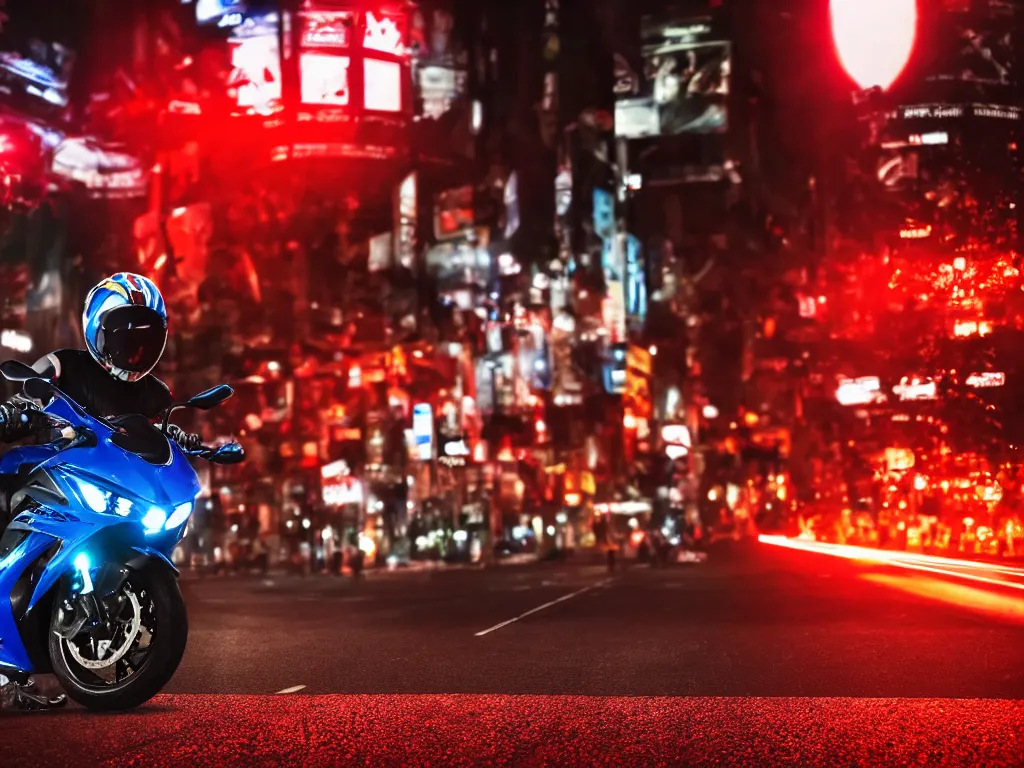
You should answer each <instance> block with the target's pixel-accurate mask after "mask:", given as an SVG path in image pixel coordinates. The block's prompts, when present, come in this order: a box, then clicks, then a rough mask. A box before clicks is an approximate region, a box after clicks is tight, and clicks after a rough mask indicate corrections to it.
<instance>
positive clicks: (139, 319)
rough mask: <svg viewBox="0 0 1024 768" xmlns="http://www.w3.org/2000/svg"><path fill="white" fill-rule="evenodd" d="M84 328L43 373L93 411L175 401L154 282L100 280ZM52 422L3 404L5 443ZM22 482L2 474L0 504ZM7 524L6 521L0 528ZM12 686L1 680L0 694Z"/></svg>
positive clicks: (42, 366)
mask: <svg viewBox="0 0 1024 768" xmlns="http://www.w3.org/2000/svg"><path fill="white" fill-rule="evenodd" d="M82 329H83V331H84V335H85V350H80V349H60V350H57V351H56V352H51V353H50V354H48V355H46V356H45V357H43V358H41V359H40V360H38V361H37V362H36V364H35V365H34V366H33V368H34V369H35V370H36V372H38V373H39V375H40V377H42V378H46V379H49V380H50V381H52V382H54V383H55V384H57V385H58V386H59V387H60V389H61V391H63V392H64V393H65V394H66V395H68V396H69V397H70V398H71V399H72V400H74V401H75V402H76V403H78V404H79V405H81V406H82V407H83V408H85V410H86V411H88V412H89V413H90V414H91V415H93V416H97V417H101V418H115V417H117V416H125V415H128V414H142V415H143V416H146V417H147V418H149V419H157V418H159V417H161V416H162V415H163V413H164V411H166V410H167V408H168V407H169V406H170V405H171V402H172V401H171V393H170V390H168V388H167V385H165V384H164V383H163V382H162V381H160V380H159V379H157V378H156V377H155V376H151V375H149V374H150V371H152V370H153V368H154V367H155V366H156V364H157V363H158V362H159V360H160V357H161V355H163V351H164V346H165V345H166V344H167V309H166V307H165V306H164V299H163V297H162V296H161V295H160V291H159V290H158V289H157V287H156V285H155V284H154V283H153V281H152V280H149V279H148V278H146V277H143V276H141V275H136V274H132V273H131V272H118V273H117V274H115V275H111V276H110V277H109V278H107V279H106V280H103V281H102V282H100V283H99V284H98V285H97V286H96V287H94V288H93V289H92V290H91V291H90V292H89V295H88V296H87V297H86V299H85V310H84V311H83V313H82ZM46 423H47V420H46V418H45V417H44V416H42V415H41V414H40V413H39V412H38V410H36V406H35V405H34V404H33V403H32V402H31V401H29V400H26V399H25V398H23V397H20V396H15V397H13V398H11V399H10V400H8V401H7V402H5V403H0V442H5V443H11V442H14V441H16V440H21V439H22V438H25V437H28V436H29V435H31V434H32V433H34V432H36V431H38V430H39V429H41V428H42V427H43V426H45V424H46ZM168 431H169V432H170V434H171V437H172V438H173V439H174V440H175V442H177V443H178V444H179V445H180V446H181V447H182V448H185V449H191V448H196V447H198V446H199V445H200V444H201V443H202V439H201V438H200V436H199V435H194V434H189V433H187V432H185V431H183V430H181V429H180V428H178V427H175V426H173V425H171V427H170V428H169V430H168ZM16 484H17V477H10V476H7V477H5V476H2V475H0V494H2V495H3V496H5V498H3V499H0V501H2V502H3V504H4V507H5V508H6V506H7V503H8V500H9V498H10V496H9V495H8V494H10V493H11V492H13V490H14V488H15V487H16ZM0 511H3V510H0ZM7 511H8V512H9V510H7ZM4 517H5V518H6V514H5V515H4ZM5 522H6V521H5V519H0V530H2V525H3V523H5ZM6 687H7V686H5V685H4V679H3V678H2V677H0V692H2V691H3V689H4V688H6ZM19 688H20V686H19ZM19 693H20V695H19V696H17V700H18V701H19V702H20V703H21V704H23V705H27V706H39V705H41V704H42V705H45V703H49V704H50V705H55V704H58V703H63V701H57V700H48V699H47V698H46V697H40V696H33V695H31V694H29V693H28V692H27V691H20V692H19ZM2 698H3V699H7V698H8V696H3V697H2Z"/></svg>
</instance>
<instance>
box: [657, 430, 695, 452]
mask: <svg viewBox="0 0 1024 768" xmlns="http://www.w3.org/2000/svg"><path fill="white" fill-rule="evenodd" d="M661 439H662V440H664V441H665V444H666V445H675V446H678V447H680V448H690V447H692V440H691V437H690V428H689V427H687V426H686V425H685V424H666V425H665V426H663V427H662V428H661Z"/></svg>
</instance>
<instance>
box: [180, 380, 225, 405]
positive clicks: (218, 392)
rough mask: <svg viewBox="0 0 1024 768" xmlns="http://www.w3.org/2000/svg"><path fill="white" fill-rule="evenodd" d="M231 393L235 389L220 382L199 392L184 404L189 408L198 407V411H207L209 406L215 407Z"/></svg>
mask: <svg viewBox="0 0 1024 768" xmlns="http://www.w3.org/2000/svg"><path fill="white" fill-rule="evenodd" d="M233 394H235V390H233V389H232V388H231V387H229V386H228V385H227V384H220V385H218V386H216V387H214V388H213V389H208V390H206V391H205V392H200V393H199V394H198V395H196V396H195V397H193V398H192V399H190V400H189V401H188V402H187V403H186V404H185V405H187V406H188V407H189V408H198V409H199V410H200V411H208V410H210V409H211V408H216V407H217V406H218V405H220V404H221V403H223V402H224V401H225V400H227V399H228V398H229V397H231V396H232V395H233Z"/></svg>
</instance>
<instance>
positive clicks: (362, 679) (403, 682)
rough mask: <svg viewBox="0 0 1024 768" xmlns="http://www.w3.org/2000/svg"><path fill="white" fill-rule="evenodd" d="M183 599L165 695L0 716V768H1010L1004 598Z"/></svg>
mask: <svg viewBox="0 0 1024 768" xmlns="http://www.w3.org/2000/svg"><path fill="white" fill-rule="evenodd" d="M183 587H184V592H185V594H186V600H187V602H188V605H189V611H190V617H191V634H190V639H189V647H188V651H187V653H186V656H185V660H184V662H183V664H182V667H181V669H180V670H179V672H178V674H177V676H176V677H175V679H174V680H173V681H172V683H171V684H170V686H169V687H168V689H167V691H166V695H163V696H161V697H159V698H157V699H155V700H154V701H153V702H152V703H150V704H149V705H147V706H146V707H144V708H143V709H141V710H139V711H138V712H136V713H132V714H129V715H116V716H115V715H111V716H96V715H91V714H88V713H86V712H84V711H82V710H80V709H77V708H68V709H66V710H63V711H60V712H56V713H44V714H34V715H16V714H10V713H0V744H3V745H4V746H5V753H4V755H3V758H2V759H0V764H2V765H4V766H15V765H29V764H32V765H48V766H49V765H69V766H70V765H74V766H81V765H95V764H103V765H146V766H148V765H168V766H171V765H174V766H181V765H232V764H236V765H252V764H259V765H317V766H321V765H406V766H418V765H474V764H475V765H573V766H576V765H622V766H638V765H690V764H696V765H700V764H708V765H752V766H765V765H800V766H810V765H821V766H835V765H844V766H847V765H849V766H852V765H881V764H884V765H971V766H977V765H1021V764H1022V763H1024V704H1022V703H1021V700H1022V699H1024V664H1022V657H1021V652H1020V649H1021V647H1022V640H1024V592H1021V591H1020V590H1013V589H1004V588H1001V587H999V586H998V585H993V584H988V583H979V582H976V581H974V582H965V581H961V580H958V579H956V578H955V577H947V576H945V575H943V574H938V573H931V572H921V571H912V570H906V569H902V568H898V567H895V566H894V565H892V564H886V563H871V562H861V561H858V560H851V559H845V558H840V557H830V556H827V555H823V554H816V553H812V552H804V551H793V550H788V549H783V548H779V547H772V546H767V545H751V546H746V547H742V548H741V547H737V548H734V549H731V550H727V549H721V550H717V551H714V552H712V555H711V557H710V559H709V560H708V562H707V563H705V564H700V565H692V566H674V567H671V568H667V569H653V568H649V567H639V566H637V567H632V568H630V569H628V570H626V571H625V572H622V573H619V574H616V575H614V576H612V577H610V578H609V576H608V575H607V574H606V573H605V572H604V569H603V568H601V567H598V566H590V565H534V566H522V567H508V568H496V569H488V570H479V571H477V570H461V571H450V572H432V573H422V574H411V573H410V574H397V575H386V574H382V575H379V576H378V575H372V576H371V578H369V579H368V580H366V581H364V582H363V583H361V584H358V585H354V584H352V582H351V581H349V580H342V579H340V578H330V577H311V578H309V579H306V580H303V579H299V578H295V577H273V578H271V579H270V580H269V581H263V580H260V579H258V578H228V579H209V580H186V581H185V582H184V583H183ZM15 745H17V746H15ZM21 745H25V746H21ZM8 746H10V747H11V749H8V748H7V747H8Z"/></svg>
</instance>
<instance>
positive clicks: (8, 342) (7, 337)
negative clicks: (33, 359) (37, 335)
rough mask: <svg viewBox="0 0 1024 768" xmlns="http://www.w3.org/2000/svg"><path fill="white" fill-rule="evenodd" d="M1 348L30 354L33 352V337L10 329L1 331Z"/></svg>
mask: <svg viewBox="0 0 1024 768" xmlns="http://www.w3.org/2000/svg"><path fill="white" fill-rule="evenodd" d="M0 347H4V348H6V349H13V350H14V351H15V352H21V353H22V354H28V353H29V352H31V351H32V337H31V336H29V335H28V334H27V333H25V332H24V331H15V330H13V329H11V328H8V329H6V330H4V331H0Z"/></svg>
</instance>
